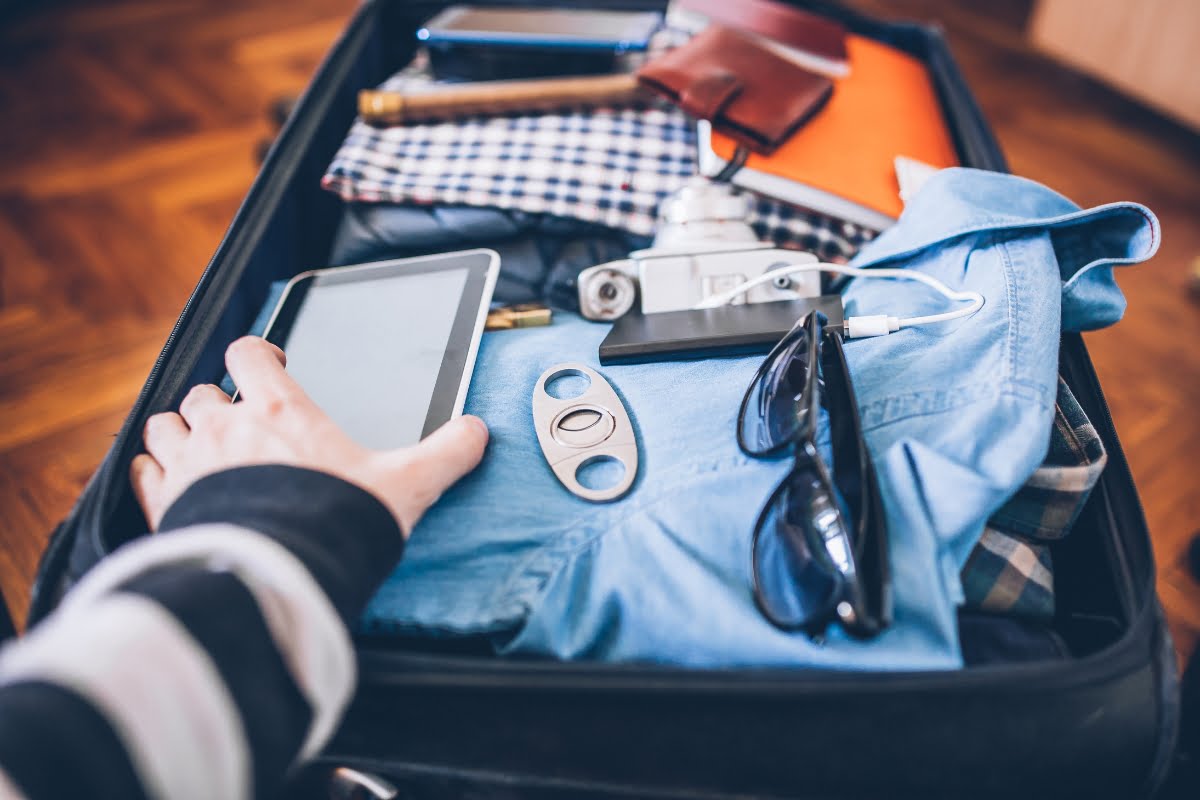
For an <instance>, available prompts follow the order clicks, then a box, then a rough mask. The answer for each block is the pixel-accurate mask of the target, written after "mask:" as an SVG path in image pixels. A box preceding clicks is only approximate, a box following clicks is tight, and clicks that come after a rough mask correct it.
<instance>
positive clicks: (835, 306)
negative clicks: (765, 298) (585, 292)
mask: <svg viewBox="0 0 1200 800" xmlns="http://www.w3.org/2000/svg"><path fill="white" fill-rule="evenodd" d="M814 309H815V310H817V311H820V312H822V313H823V314H825V316H826V317H828V318H829V323H830V324H831V325H837V326H839V327H840V326H841V324H842V298H841V296H840V295H836V294H827V295H821V296H820V297H807V298H804V299H801V300H782V301H779V302H774V303H745V304H742V305H736V306H719V307H717V308H705V309H699V310H687V311H663V312H660V313H657V314H642V313H641V312H640V311H637V310H634V311H630V312H629V313H628V314H626V315H625V316H623V317H621V318H620V319H618V320H617V321H616V322H614V323H613V327H612V330H611V331H609V332H608V336H606V337H605V338H604V341H603V342H601V343H600V363H601V364H603V365H610V364H640V363H646V362H651V361H671V360H674V359H684V358H713V357H718V356H743V355H750V354H752V353H766V352H767V351H769V350H770V349H771V348H772V347H774V346H775V344H776V343H777V342H778V341H779V340H780V339H782V338H783V336H784V334H786V333H787V332H788V331H789V330H791V329H792V326H793V325H795V324H796V322H797V321H798V320H799V319H800V318H801V317H803V316H804V315H805V314H807V313H808V312H809V311H812V310H814Z"/></svg>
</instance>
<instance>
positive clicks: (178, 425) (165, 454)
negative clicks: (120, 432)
mask: <svg viewBox="0 0 1200 800" xmlns="http://www.w3.org/2000/svg"><path fill="white" fill-rule="evenodd" d="M143 437H144V439H145V441H146V452H147V453H149V454H150V455H152V456H154V460H155V461H157V462H158V463H159V464H165V463H167V462H168V461H171V460H173V459H174V457H175V456H176V455H177V454H178V453H179V452H180V450H181V449H182V448H183V446H184V444H185V443H186V442H187V438H188V427H187V425H185V424H184V422H183V417H181V416H179V415H178V414H173V413H169V412H168V413H165V414H155V415H154V416H152V417H150V419H148V420H146V428H145V430H144V431H143Z"/></svg>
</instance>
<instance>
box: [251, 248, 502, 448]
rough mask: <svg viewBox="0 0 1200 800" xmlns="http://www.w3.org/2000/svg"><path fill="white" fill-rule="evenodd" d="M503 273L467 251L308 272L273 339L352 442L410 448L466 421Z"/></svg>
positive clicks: (492, 256) (491, 259)
mask: <svg viewBox="0 0 1200 800" xmlns="http://www.w3.org/2000/svg"><path fill="white" fill-rule="evenodd" d="M499 271H500V256H499V255H498V254H497V253H496V252H495V251H494V250H464V251H460V252H455V253H441V254H438V255H432V256H421V257H418V258H403V259H393V260H391V261H378V262H374V263H371V264H360V265H355V266H348V267H334V268H331V269H318V270H312V271H309V272H304V273H301V274H300V275H297V276H296V277H295V278H293V279H292V280H291V281H290V282H289V283H288V286H287V288H286V290H285V291H284V293H283V296H282V297H281V298H280V300H279V303H278V305H277V306H276V307H275V312H274V314H273V315H272V316H271V320H270V322H268V324H267V329H266V331H265V332H264V334H263V335H264V338H266V339H267V341H269V342H272V343H274V344H276V345H279V347H280V348H281V349H282V350H283V351H284V352H285V353H286V354H287V371H288V372H289V373H290V374H291V375H292V377H293V378H295V379H296V381H297V382H298V383H299V384H300V386H301V387H303V389H304V390H305V392H307V393H308V395H309V396H310V397H311V398H312V399H313V401H314V402H315V403H316V404H317V405H318V406H319V407H320V408H321V409H322V410H323V411H324V412H325V413H326V414H328V415H329V416H330V417H331V418H332V419H333V421H334V422H336V423H337V424H338V425H339V426H340V427H341V428H342V429H343V430H344V431H346V433H347V434H348V435H349V436H350V438H351V439H353V440H354V441H356V442H358V443H359V444H361V445H363V446H364V447H370V448H373V449H380V450H383V449H391V448H395V447H407V446H409V445H413V444H416V443H417V442H418V441H420V440H421V439H422V438H424V437H425V436H427V435H428V434H430V433H432V432H433V431H434V430H436V429H437V428H438V427H440V426H441V425H442V424H443V423H445V422H447V421H448V420H450V419H452V418H453V417H456V416H458V415H459V414H461V413H462V410H463V406H464V404H465V403H466V397H467V388H468V386H469V385H470V383H471V373H472V371H473V369H474V366H475V358H476V356H477V354H478V351H479V341H480V338H481V337H482V335H483V327H484V322H485V321H486V318H487V312H488V307H489V305H490V304H491V299H492V292H493V290H494V288H495V286H496V278H497V275H498V274H499Z"/></svg>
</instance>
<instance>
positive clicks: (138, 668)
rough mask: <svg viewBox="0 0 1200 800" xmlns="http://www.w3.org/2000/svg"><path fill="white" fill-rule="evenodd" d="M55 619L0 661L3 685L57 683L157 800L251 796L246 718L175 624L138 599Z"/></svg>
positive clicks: (112, 600) (123, 598)
mask: <svg viewBox="0 0 1200 800" xmlns="http://www.w3.org/2000/svg"><path fill="white" fill-rule="evenodd" d="M75 611H76V612H79V611H83V613H61V612H60V613H58V614H56V615H55V616H53V617H50V618H49V619H47V620H46V622H45V623H43V624H42V625H41V626H39V627H37V628H35V629H34V630H33V631H32V632H31V633H30V634H29V635H28V636H26V637H25V639H24V640H23V641H22V643H21V646H20V647H13V648H9V649H8V650H7V651H6V652H5V654H4V658H2V659H0V683H7V682H12V681H19V680H22V679H38V680H44V681H50V682H52V683H57V684H59V685H61V686H64V687H66V688H68V689H71V690H72V691H74V692H76V693H78V694H79V695H80V696H82V697H84V698H86V699H87V700H88V701H89V702H90V703H91V704H92V705H93V706H94V707H95V708H96V710H97V711H99V712H100V713H101V714H103V715H104V716H105V718H107V719H108V721H109V724H110V725H112V727H113V730H114V731H116V733H117V736H118V738H120V739H121V741H122V744H123V745H124V746H125V750H126V751H127V752H128V753H129V757H130V760H131V761H132V762H133V764H134V768H135V769H136V771H137V773H138V777H139V778H140V779H141V782H142V785H143V786H144V787H146V791H147V794H149V795H150V796H151V797H163V798H166V797H169V798H172V800H175V798H180V799H187V798H196V800H201V798H210V797H221V798H228V800H238V799H239V798H248V797H249V796H250V791H251V790H250V786H251V783H250V781H251V766H250V763H249V752H248V746H247V743H246V740H245V732H244V729H243V728H242V722H241V716H240V715H239V713H238V710H237V707H236V705H235V704H234V701H233V698H232V697H231V696H230V694H229V691H228V689H227V688H226V686H225V683H224V681H223V680H222V679H221V675H220V673H219V672H218V671H217V668H216V665H215V664H213V662H212V660H211V659H210V658H209V657H208V654H207V653H206V652H205V651H204V650H203V649H201V648H200V646H199V645H198V644H197V643H196V641H195V639H193V638H192V637H191V635H189V634H188V632H187V630H186V629H185V628H183V626H182V625H180V623H179V622H178V620H176V619H175V617H174V616H173V615H172V614H171V613H170V612H169V611H167V610H166V609H165V608H163V607H162V606H161V605H159V604H158V603H156V602H155V601H153V600H151V599H148V598H145V597H140V596H137V595H133V594H114V595H109V596H106V597H103V598H101V599H99V600H98V601H97V602H95V603H93V604H91V605H90V606H89V607H88V608H86V609H82V608H81V607H79V606H76V607H75Z"/></svg>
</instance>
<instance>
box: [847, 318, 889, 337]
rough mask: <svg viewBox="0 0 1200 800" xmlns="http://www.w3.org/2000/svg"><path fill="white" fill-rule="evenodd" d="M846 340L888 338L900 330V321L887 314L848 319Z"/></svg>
mask: <svg viewBox="0 0 1200 800" xmlns="http://www.w3.org/2000/svg"><path fill="white" fill-rule="evenodd" d="M845 329H846V338H847V339H865V338H866V337H868V336H887V335H888V334H889V333H892V332H893V331H898V330H900V320H899V319H897V318H896V317H889V316H888V315H887V314H873V315H871V316H868V317H847V318H846V325H845Z"/></svg>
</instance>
